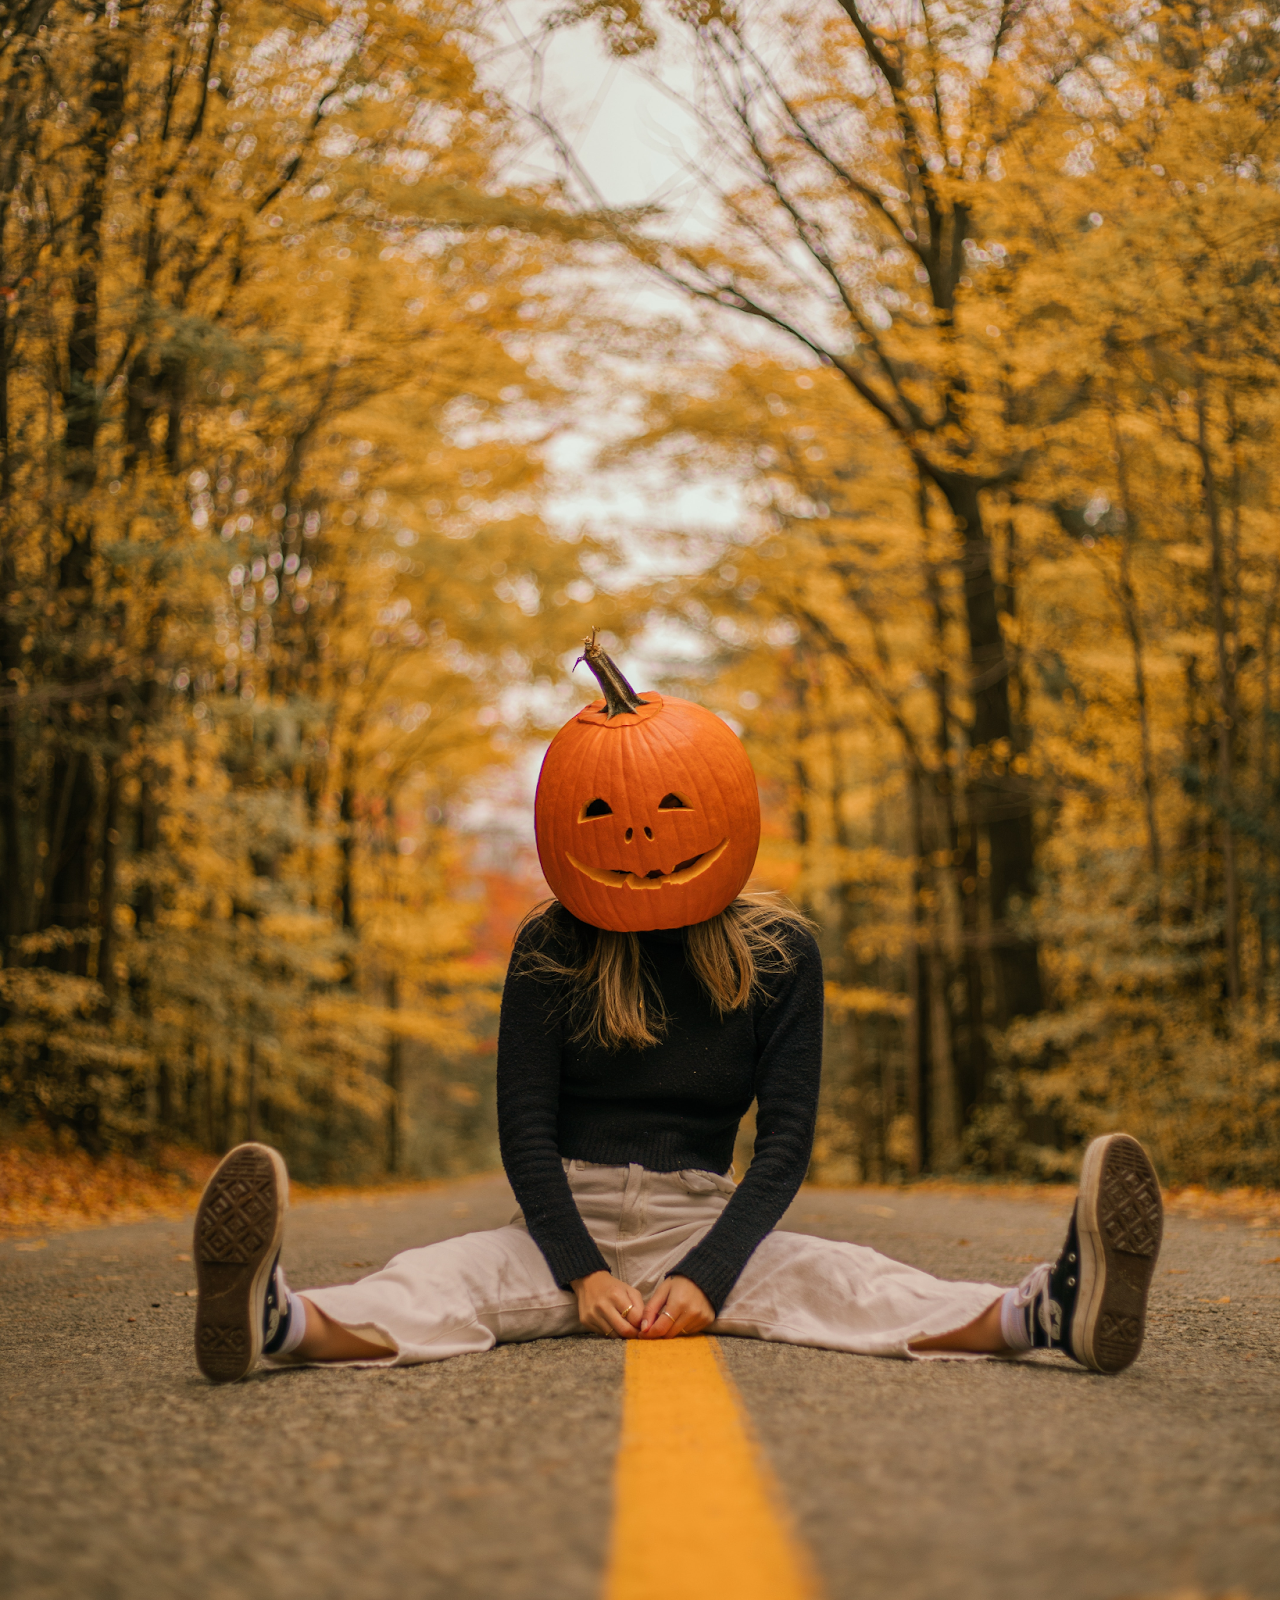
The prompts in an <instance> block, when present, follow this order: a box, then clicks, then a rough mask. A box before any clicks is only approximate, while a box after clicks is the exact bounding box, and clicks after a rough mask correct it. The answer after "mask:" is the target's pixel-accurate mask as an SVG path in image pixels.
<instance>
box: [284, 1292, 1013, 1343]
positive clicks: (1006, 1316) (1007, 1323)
mask: <svg viewBox="0 0 1280 1600" xmlns="http://www.w3.org/2000/svg"><path fill="white" fill-rule="evenodd" d="M1029 1320H1030V1319H1029V1317H1028V1315H1027V1302H1026V1301H1025V1300H1023V1299H1021V1298H1020V1296H1019V1291H1018V1289H1006V1290H1005V1292H1004V1294H1003V1295H1002V1296H1001V1300H1000V1337H1001V1338H1002V1339H1003V1340H1004V1342H1005V1343H1006V1344H1007V1345H1008V1346H1009V1348H1010V1350H1019V1351H1021V1350H1030V1349H1031V1330H1030V1328H1029V1327H1028V1325H1027V1324H1028V1322H1029ZM289 1332H290V1333H291V1334H292V1332H293V1329H292V1327H290V1329H289Z"/></svg>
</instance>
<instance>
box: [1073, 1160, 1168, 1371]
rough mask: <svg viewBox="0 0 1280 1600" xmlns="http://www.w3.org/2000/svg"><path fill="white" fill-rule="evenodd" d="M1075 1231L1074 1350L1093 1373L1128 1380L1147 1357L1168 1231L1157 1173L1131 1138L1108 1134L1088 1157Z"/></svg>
mask: <svg viewBox="0 0 1280 1600" xmlns="http://www.w3.org/2000/svg"><path fill="white" fill-rule="evenodd" d="M1076 1225H1077V1229H1078V1233H1079V1241H1080V1292H1079V1295H1078V1297H1077V1299H1076V1306H1075V1314H1074V1316H1073V1317H1072V1320H1071V1350H1072V1352H1073V1354H1074V1355H1075V1356H1076V1358H1077V1360H1079V1361H1081V1362H1083V1364H1084V1365H1085V1366H1086V1367H1092V1368H1093V1370H1094V1371H1095V1372H1122V1371H1123V1370H1124V1368H1125V1367H1128V1366H1131V1365H1132V1364H1133V1362H1134V1361H1136V1360H1137V1357H1138V1352H1139V1350H1141V1349H1142V1336H1143V1332H1144V1329H1145V1325H1146V1318H1147V1293H1148V1291H1149V1289H1150V1287H1151V1277H1152V1274H1153V1273H1154V1271H1155V1265H1156V1257H1157V1256H1158V1255H1159V1253H1160V1238H1161V1234H1162V1232H1163V1228H1164V1206H1163V1204H1162V1202H1161V1199H1160V1183H1159V1180H1158V1179H1157V1177H1156V1173H1155V1168H1154V1167H1153V1166H1152V1165H1151V1162H1150V1161H1149V1160H1148V1158H1147V1153H1146V1151H1145V1150H1144V1149H1143V1148H1142V1146H1141V1145H1140V1144H1139V1143H1138V1141H1137V1140H1136V1139H1133V1138H1130V1136H1129V1135H1128V1134H1127V1133H1109V1134H1106V1135H1105V1136H1104V1137H1103V1138H1101V1139H1095V1140H1094V1141H1093V1143H1092V1144H1091V1145H1090V1146H1089V1148H1088V1150H1086V1151H1085V1157H1084V1167H1083V1169H1082V1171H1081V1173H1080V1199H1079V1202H1078V1204H1077V1209H1076Z"/></svg>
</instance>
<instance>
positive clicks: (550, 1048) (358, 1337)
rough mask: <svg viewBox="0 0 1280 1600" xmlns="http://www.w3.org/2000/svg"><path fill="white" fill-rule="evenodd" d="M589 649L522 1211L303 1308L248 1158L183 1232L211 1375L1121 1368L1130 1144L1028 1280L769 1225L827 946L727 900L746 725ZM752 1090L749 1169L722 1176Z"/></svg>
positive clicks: (1148, 1177)
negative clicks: (809, 1360) (542, 1353)
mask: <svg viewBox="0 0 1280 1600" xmlns="http://www.w3.org/2000/svg"><path fill="white" fill-rule="evenodd" d="M585 659H586V660H587V663H588V665H589V666H590V667H591V669H592V671H593V672H594V673H595V674H596V676H597V678H598V679H599V681H600V685H601V688H602V689H603V691H604V700H603V702H597V703H596V704H595V705H594V706H591V707H588V708H587V710H585V711H583V712H580V713H579V714H578V715H577V716H576V717H574V718H573V719H571V720H570V722H569V723H567V724H566V726H565V727H564V728H563V729H562V730H561V732H560V733H559V734H558V735H557V736H556V738H555V740H554V741H553V742H552V744H551V746H550V748H549V750H548V752H547V757H546V760H545V761H544V763H543V768H542V774H541V777H540V779H539V784H538V795H537V800H536V803H535V825H536V831H537V837H538V851H539V856H540V859H541V861H542V866H543V871H544V872H545V874H546V877H547V880H548V882H549V883H550V885H551V887H552V889H553V891H554V892H555V894H556V895H557V899H556V900H555V901H552V902H551V903H550V904H549V905H547V906H546V907H543V908H540V909H539V910H538V911H536V912H534V913H533V914H531V915H530V916H529V917H528V918H527V919H526V921H525V923H524V925H523V927H522V928H521V930H520V934H519V936H518V938H517V941H516V948H515V952H514V955H513V958H512V962H511V968H510V972H509V974H508V977H507V982H506V987H505V989H504V990H503V996H502V1016H501V1023H500V1027H499V1034H498V1127H499V1135H500V1140H501V1148H502V1159H503V1163H504V1165H505V1167H506V1171H507V1176H508V1178H509V1179H510V1182H511V1187H512V1188H513V1190H514V1191H515V1195H516V1199H517V1201H518V1202H519V1204H520V1207H521V1211H520V1213H519V1214H517V1216H516V1218H515V1219H514V1220H513V1221H512V1223H511V1224H510V1225H509V1226H507V1227H505V1228H496V1229H493V1230H490V1231H487V1232H482V1233H472V1234H467V1235H465V1236H463V1237H461V1238H456V1239H448V1240H445V1241H444V1242H443V1243H440V1244H433V1245H428V1246H426V1247H425V1248H423V1249H417V1250H406V1251H403V1252H402V1253H401V1254H400V1255H398V1256H395V1257H394V1258H393V1259H392V1260H391V1261H390V1262H389V1263H388V1264H387V1265H386V1266H385V1267H384V1268H383V1269H382V1271H380V1272H375V1273H372V1274H371V1275H370V1276H369V1277H367V1278H362V1279H361V1280H360V1281H359V1282H357V1283H353V1284H346V1285H338V1286H335V1287H331V1288H323V1289H308V1290H306V1291H305V1292H304V1293H302V1294H299V1293H296V1292H295V1291H294V1290H292V1289H290V1288H289V1287H288V1285H287V1284H286V1282H285V1279H284V1274H283V1272H282V1271H281V1269H280V1265H279V1254H280V1244H281V1237H282V1232H283V1219H284V1210H285V1205H286V1195H287V1177H286V1174H285V1168H284V1163H283V1161H282V1160H281V1158H280V1156H279V1155H278V1154H277V1153H276V1152H275V1151H274V1150H271V1149H269V1148H268V1147H267V1146H265V1145H260V1144H245V1145H240V1146H239V1147H238V1148H236V1149H235V1150H233V1151H231V1153H230V1154H229V1155H228V1156H227V1157H226V1158H225V1159H224V1160H223V1162H222V1164H221V1165H220V1166H219V1168H218V1169H217V1171H216V1172H215V1173H214V1175H213V1177H212V1178H211V1179H210V1180H209V1184H208V1186H207V1188H206V1189H205V1192H204V1196H203V1198H202V1200H201V1202H200V1209H199V1212H198V1214H197V1217H196V1228H195V1257H196V1268H197V1273H198V1281H199V1286H200V1288H199V1294H200V1300H199V1309H198V1314H197V1320H196V1358H197V1360H198V1362H199V1365H200V1369H201V1371H202V1372H204V1373H205V1374H206V1375H207V1376H208V1377H209V1378H211V1379H213V1381H214V1382H217V1383H225V1382H230V1381H232V1380H234V1379H236V1378H241V1377H244V1376H245V1375H246V1374H247V1373H248V1372H250V1371H251V1370H252V1369H253V1368H254V1367H255V1366H256V1365H257V1363H258V1360H259V1358H260V1357H262V1356H265V1357H266V1358H267V1359H268V1360H269V1361H272V1362H276V1363H280V1362H286V1363H307V1362H333V1361H345V1362H353V1363H358V1364H366V1365H373V1364H378V1365H381V1364H388V1365H391V1364H408V1363H412V1362H419V1361H439V1360H443V1359H444V1358H445V1357H447V1356H454V1355H462V1354H465V1353H468V1352H476V1351H481V1350H488V1349H491V1348H492V1347H493V1346H494V1345H495V1344H497V1343H503V1342H508V1341H512V1340H526V1339H544V1338H555V1337H560V1336H563V1335H567V1334H583V1333H596V1334H603V1335H605V1336H606V1337H608V1338H619V1339H672V1338H675V1337H677V1336H678V1335H682V1334H697V1333H703V1332H707V1331H710V1332H713V1333H724V1334H733V1335H738V1336H742V1337H749V1338H757V1339H773V1340H779V1341H783V1342H787V1343H791V1344H805V1345H815V1346H818V1347H820V1348H824V1349H829V1350H844V1351H850V1352H852V1353H855V1354H861V1355H879V1356H899V1357H917V1358H918V1357H930V1356H932V1357H938V1356H965V1355H968V1356H980V1355H1011V1354H1019V1353H1021V1352H1023V1351H1027V1350H1031V1349H1050V1350H1061V1351H1063V1352H1065V1354H1067V1355H1068V1356H1070V1357H1072V1358H1073V1359H1074V1360H1075V1361H1078V1362H1080V1363H1081V1364H1082V1365H1084V1366H1086V1367H1090V1368H1093V1369H1094V1370H1095V1371H1099V1372H1118V1371H1120V1370H1121V1369H1122V1368H1124V1367H1127V1366H1128V1365H1129V1364H1130V1363H1131V1362H1132V1361H1133V1360H1134V1358H1135V1357H1136V1356H1137V1354H1138V1351H1139V1349H1140V1347H1141V1344H1142V1335H1143V1323H1144V1318H1145V1314H1146V1300H1147V1290H1148V1287H1149V1285H1150V1281H1151V1275H1152V1272H1153V1270H1154V1267H1155V1259H1156V1254H1157V1251H1158V1249H1159V1245H1160V1232H1161V1204H1160V1189H1159V1185H1158V1183H1157V1181H1156V1176H1155V1173H1154V1171H1153V1170H1152V1167H1151V1163H1150V1162H1149V1161H1148V1159H1147V1157H1146V1155H1145V1153H1144V1151H1143V1149H1142V1147H1141V1145H1139V1144H1138V1143H1137V1141H1136V1140H1134V1139H1131V1138H1130V1137H1129V1136H1128V1135H1127V1134H1108V1135H1107V1136H1105V1137H1104V1138H1100V1139H1095V1140H1094V1141H1093V1143H1092V1144H1091V1145H1090V1146H1089V1148H1088V1150H1087V1152H1086V1154H1085V1158H1084V1167H1083V1172H1082V1175H1081V1183H1080V1193H1079V1197H1078V1199H1077V1201H1076V1205H1075V1209H1074V1211H1073V1213H1072V1217H1071V1221H1070V1225H1069V1227H1068V1230H1067V1236H1066V1240H1065V1242H1064V1244H1063V1246H1062V1250H1061V1252H1060V1253H1059V1255H1058V1258H1057V1260H1056V1261H1055V1262H1053V1263H1052V1264H1050V1263H1048V1262H1046V1263H1044V1264H1043V1265H1041V1266H1039V1267H1036V1268H1035V1269H1034V1271H1032V1272H1031V1273H1030V1274H1028V1276H1027V1277H1026V1278H1025V1279H1024V1280H1023V1281H1022V1283H1020V1284H1019V1285H1018V1286H1017V1287H1015V1288H1010V1289H1002V1288H1000V1287H999V1286H997V1285H994V1284H987V1283H951V1282H946V1281H944V1280H942V1279H939V1278H934V1277H931V1276H930V1275H929V1274H928V1273H925V1272H919V1271H917V1270H916V1269H915V1268H913V1267H908V1266H904V1265H903V1264H902V1263H901V1262H898V1261H893V1260H890V1259H889V1258H888V1257H886V1256H882V1255H879V1254H877V1252H876V1251H874V1250H870V1249H867V1248H865V1247H863V1246H860V1245H855V1244H845V1243H841V1242H838V1241H835V1240H830V1239H818V1238H812V1237H810V1236H808V1235H804V1234H796V1233H782V1232H775V1231H774V1230H775V1228H776V1226H777V1224H778V1222H779V1220H780V1219H781V1217H782V1214H783V1212H784V1211H785V1210H786V1209H787V1207H788V1205H789V1204H790V1203H791V1201H792V1199H793V1198H794V1197H795V1194H796V1191H797V1190H798V1188H799V1187H800V1184H801V1182H802V1181H803V1179H804V1175H805V1170H806V1168H807V1166H808V1162H809V1155H810V1148H811V1145H812V1141H813V1129H814V1120H815V1114H816V1109H817V1102H818V1078H819V1071H820V1065H821V1054H822V1010H823V986H822V963H821V958H820V957H819V954H818V950H817V946H816V945H815V943H814V941H813V938H812V936H811V934H810V933H809V930H808V926H807V924H806V923H805V921H804V919H803V918H801V917H800V916H799V915H798V914H797V913H796V912H795V911H793V910H791V909H790V908H788V907H786V906H785V905H783V904H781V903H778V902H776V901H774V900H772V899H771V898H768V897H764V896H751V895H748V896H742V895H741V890H742V889H743V886H744V885H745V883H746V880H747V877H748V875H749V874H750V872H751V869H752V866H753V864H754V861H755V855H756V849H757V845H758V842H759V825H760V819H759V802H758V798H757V791H756V784H755V779H754V776H753V774H752V771H751V767H750V764H749V762H748V760H747V757H746V754H745V752H744V750H743V749H742V746H741V744H740V743H739V742H738V740H737V738H736V737H735V736H734V734H733V733H732V732H731V731H730V730H729V729H728V728H727V727H726V725H725V724H724V723H723V722H721V721H720V720H719V719H718V718H716V717H714V716H713V715H711V713H709V712H707V711H704V710H702V709H700V708H699V707H697V706H693V705H690V704H689V703H688V702H685V701H680V700H675V699H672V698H670V697H667V698H665V699H664V697H662V696H660V695H656V694H647V695H645V696H644V697H640V696H638V695H636V693H635V692H634V691H633V690H632V688H631V686H630V685H629V684H628V683H627V681H626V679H625V678H623V677H622V675H621V673H620V672H619V671H618V669H617V668H616V667H615V666H614V664H613V663H612V662H611V661H610V660H609V658H608V656H606V655H605V654H604V652H603V651H602V650H601V649H600V648H599V646H598V645H596V644H595V641H594V638H593V639H592V640H590V641H588V643H587V646H586V652H585ZM753 1099H754V1100H755V1101H756V1103H757V1108H758V1115H757V1135H756V1143H755V1156H754V1159H753V1160H752V1163H751V1166H750V1169H749V1170H748V1172H747V1174H746V1176H745V1177H744V1178H743V1180H742V1182H741V1183H740V1184H737V1185H735V1184H734V1182H733V1180H732V1177H731V1176H730V1172H731V1166H730V1163H731V1160H732V1155H733V1146H734V1138H735V1136H736V1133H737V1130H738V1124H739V1122H740V1121H741V1119H742V1117H743V1115H744V1114H745V1112H746V1111H747V1109H748V1107H749V1106H750V1104H751V1102H752V1100H753Z"/></svg>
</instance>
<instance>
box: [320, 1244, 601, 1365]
mask: <svg viewBox="0 0 1280 1600" xmlns="http://www.w3.org/2000/svg"><path fill="white" fill-rule="evenodd" d="M300 1293H302V1294H303V1295H305V1296H306V1298H307V1299H308V1300H310V1301H311V1302H312V1304H313V1305H315V1306H317V1307H318V1308H319V1309H320V1310H321V1311H323V1312H324V1313H325V1315H326V1316H327V1317H331V1318H332V1319H333V1321H334V1322H336V1323H338V1324H339V1325H340V1326H341V1327H343V1328H346V1329H347V1330H348V1331H349V1332H350V1333H354V1334H356V1335H357V1336H358V1337H360V1338H362V1339H368V1340H370V1341H371V1342H372V1343H374V1344H384V1345H386V1346H387V1355H386V1356H385V1357H383V1358H381V1359H379V1358H377V1357H369V1358H366V1359H364V1360H362V1361H359V1362H355V1363H352V1364H353V1365H359V1366H409V1365H412V1364H414V1363H417V1362H421V1361H443V1360H445V1359H446V1358H447V1357H449V1356H460V1355H468V1354H473V1353H475V1352H477V1351H481V1350H491V1349H492V1348H493V1346H494V1345H495V1344H498V1343H499V1342H501V1343H508V1342H513V1341H518V1340H523V1339H552V1338H559V1337H561V1336H563V1335H565V1334H570V1333H582V1332H584V1331H585V1330H584V1329H583V1327H582V1324H581V1323H580V1322H579V1321H578V1306H577V1297H576V1296H575V1295H573V1294H572V1293H570V1292H568V1291H567V1290H564V1289H560V1288H558V1287H557V1285H556V1283H555V1280H554V1279H553V1278H552V1276H551V1269H550V1268H549V1267H548V1266H547V1263H546V1259H545V1258H544V1256H543V1254H542V1251H541V1250H539V1249H538V1247H537V1245H536V1244H535V1243H534V1242H533V1240H532V1239H531V1238H530V1237H529V1234H528V1231H527V1230H526V1229H525V1228H523V1227H518V1226H517V1227H506V1228H493V1229H489V1230H486V1231H485V1232H483V1233H468V1234H463V1235H462V1236H461V1237H460V1238H456V1239H444V1240H442V1241H441V1242H440V1243H439V1244H430V1245H425V1246H424V1247H423V1248H422V1249H419V1250H404V1251H402V1252H401V1253H400V1254H399V1255H398V1256H393V1257H392V1258H391V1260H390V1261H388V1262H387V1264H386V1266H385V1267H383V1268H382V1270H381V1271H380V1272H373V1273H370V1275H369V1276H368V1277H367V1278H361V1279H360V1280H359V1282H357V1283H348V1284H338V1285H335V1286H333V1287H331V1288H327V1289H303V1290H301V1291H300ZM329 1364H330V1363H326V1365H329Z"/></svg>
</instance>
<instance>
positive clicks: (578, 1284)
mask: <svg viewBox="0 0 1280 1600" xmlns="http://www.w3.org/2000/svg"><path fill="white" fill-rule="evenodd" d="M608 1276H609V1274H608V1273H607V1272H606V1271H605V1270H604V1268H603V1267H597V1268H596V1270H595V1271H594V1272H584V1273H583V1275H582V1277H580V1278H570V1279H569V1287H570V1288H571V1289H574V1290H577V1289H581V1288H582V1286H583V1284H584V1283H590V1282H591V1280H592V1278H607V1277H608Z"/></svg>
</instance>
